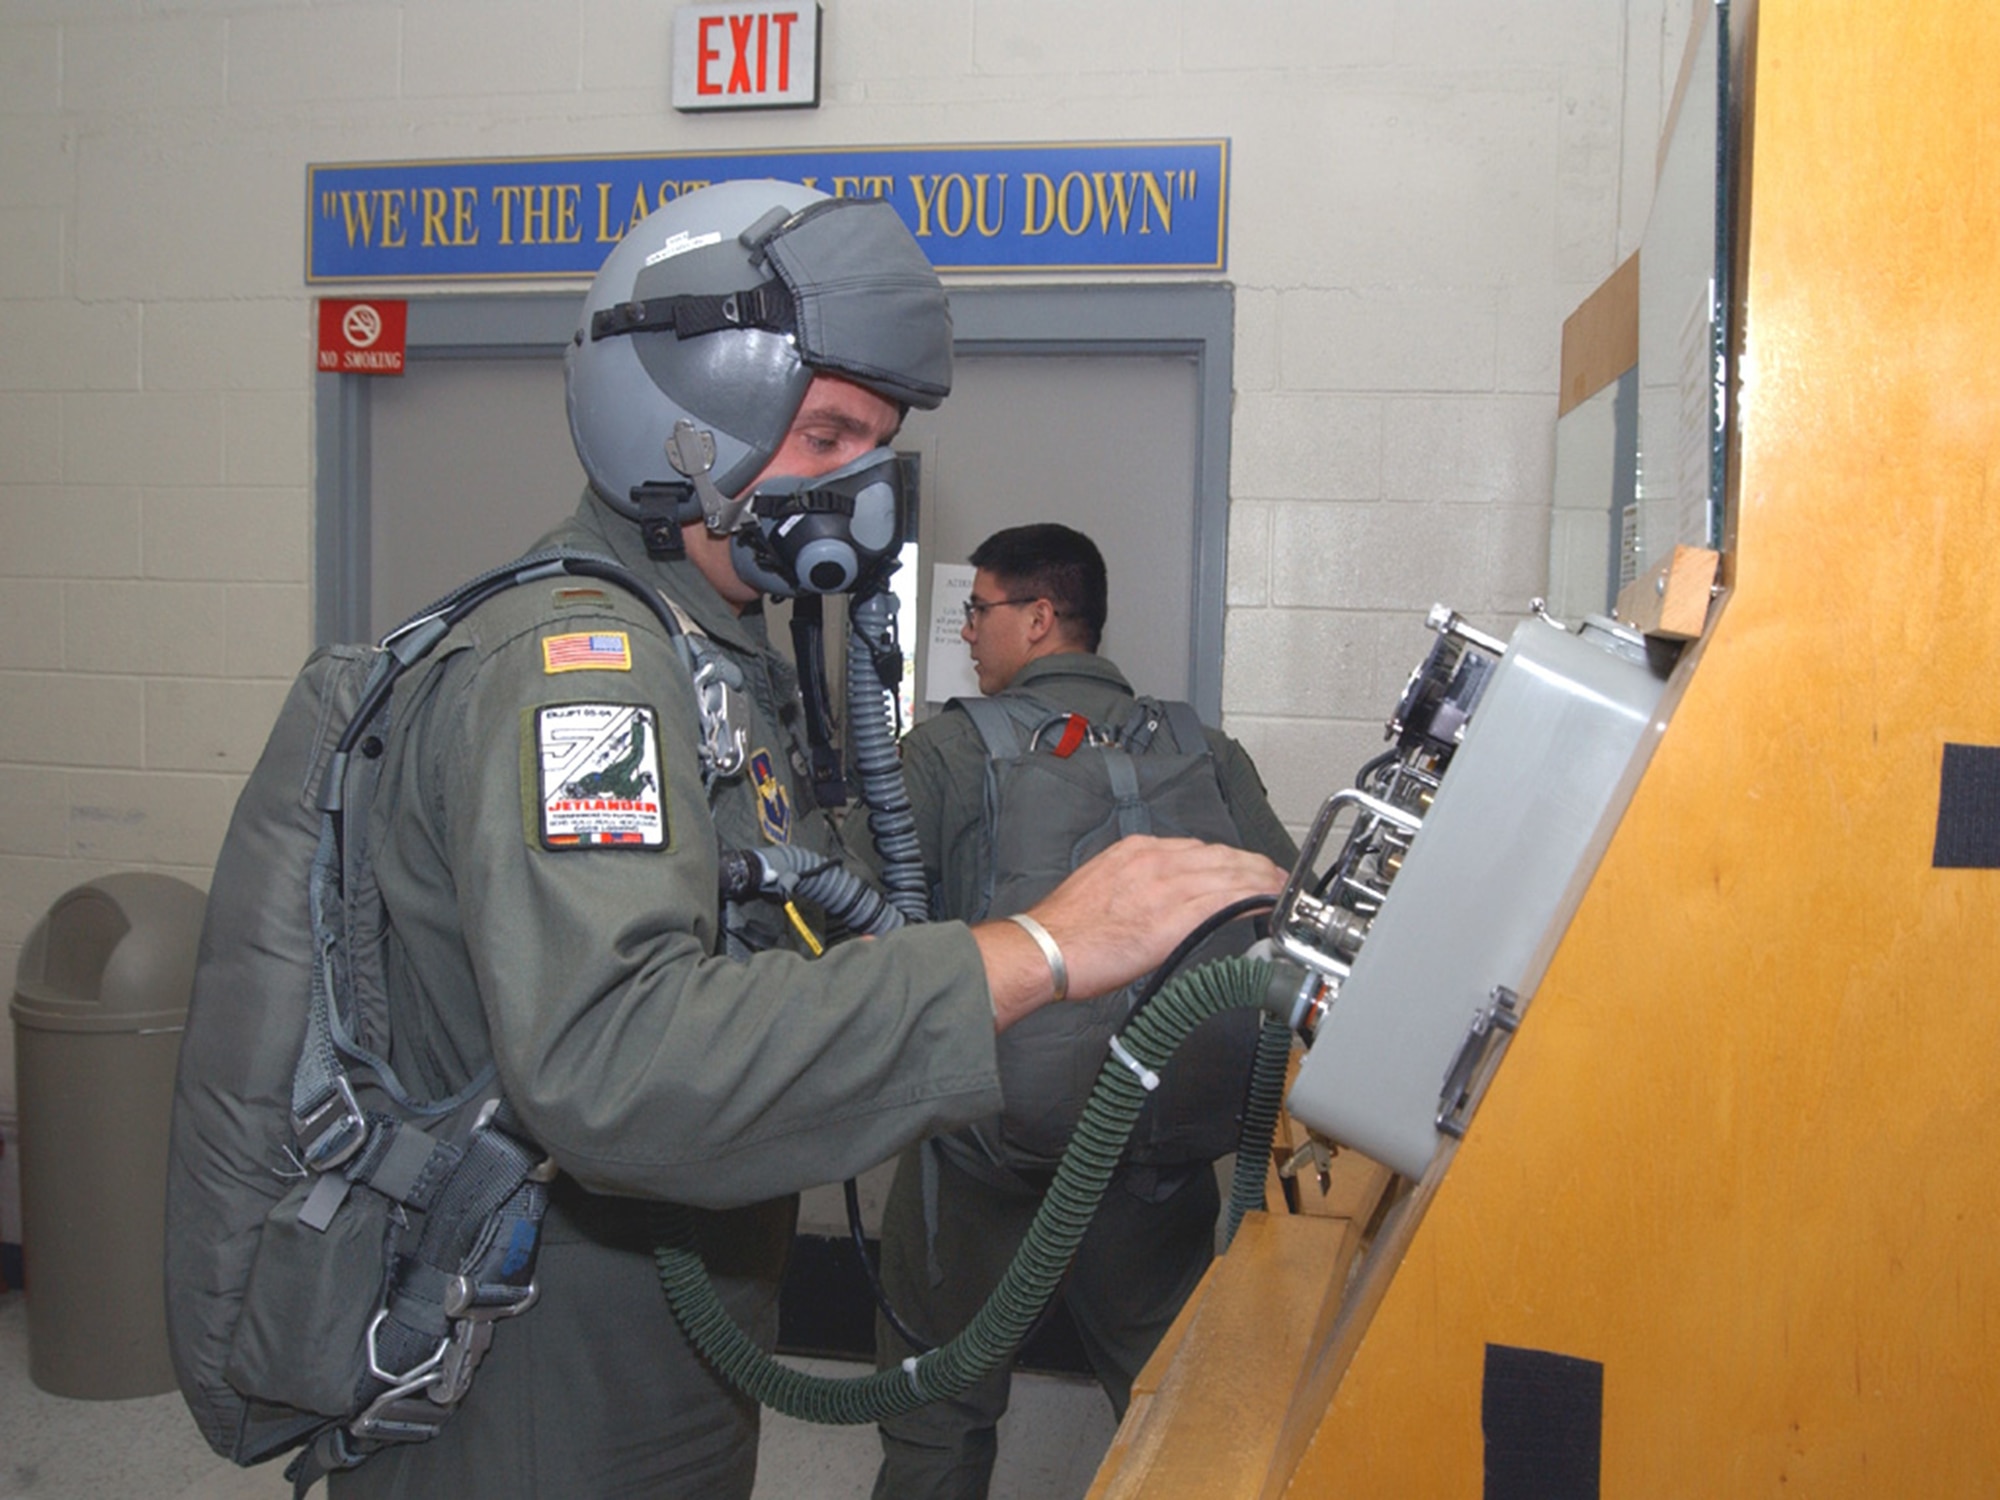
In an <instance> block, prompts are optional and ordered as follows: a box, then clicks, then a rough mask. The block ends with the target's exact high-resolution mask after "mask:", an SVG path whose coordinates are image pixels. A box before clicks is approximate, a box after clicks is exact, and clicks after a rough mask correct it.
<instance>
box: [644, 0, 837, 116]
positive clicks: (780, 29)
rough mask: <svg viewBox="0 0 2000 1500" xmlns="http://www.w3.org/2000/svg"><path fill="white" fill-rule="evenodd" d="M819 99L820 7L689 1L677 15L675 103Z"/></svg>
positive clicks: (791, 103) (766, 104)
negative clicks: (696, 3)
mask: <svg viewBox="0 0 2000 1500" xmlns="http://www.w3.org/2000/svg"><path fill="white" fill-rule="evenodd" d="M818 103H819V7H818V6H817V5H807V4H803V3H801V4H791V5H785V4H779V5H684V6H682V7H681V8H680V9H679V10H677V11H675V12H674V108H675V109H680V110H706V109H810V108H812V107H813V106H814V105H817V104H818Z"/></svg>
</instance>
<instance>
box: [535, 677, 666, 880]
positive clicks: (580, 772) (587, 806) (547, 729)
mask: <svg viewBox="0 0 2000 1500" xmlns="http://www.w3.org/2000/svg"><path fill="white" fill-rule="evenodd" d="M535 747H536V751H537V754H538V757H539V762H540V766H541V787H540V794H541V804H542V845H543V847H544V848H548V849H583V848H614V849H661V848H665V847H666V842H667V814H666V796H665V793H664V791H663V790H662V787H661V780H660V733H659V724H658V721H657V720H656V719H655V718H654V716H653V711H652V710H651V709H650V708H645V707H642V706H640V705H638V704H634V703H563V704H557V705H552V706H550V707H547V708H538V709H536V710H535Z"/></svg>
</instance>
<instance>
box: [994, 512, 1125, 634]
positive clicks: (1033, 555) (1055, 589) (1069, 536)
mask: <svg viewBox="0 0 2000 1500" xmlns="http://www.w3.org/2000/svg"><path fill="white" fill-rule="evenodd" d="M968 560H969V561H970V562H971V564H972V565H973V567H975V568H984V569H985V570H986V571H987V572H989V573H992V574H994V575H995V576H996V577H999V578H1003V579H1005V580H1006V581H1007V592H1008V593H1010V594H1011V593H1015V592H1017V591H1023V590H1026V591H1031V592H1032V593H1033V594H1034V596H1035V597H1036V598H1038V599H1047V600H1048V601H1049V602H1050V603H1051V604H1053V605H1055V607H1056V614H1057V616H1058V617H1059V618H1061V619H1064V620H1069V621H1071V622H1072V629H1071V633H1072V634H1073V635H1074V636H1075V637H1076V638H1077V639H1078V640H1079V641H1081V642H1082V645H1083V649H1084V650H1086V651H1095V650H1096V649H1097V643H1098V642H1099V641H1101V640H1102V639H1103V638H1104V613H1105V581H1104V554H1103V553H1101V552H1099V551H1098V550H1097V543H1095V542H1093V541H1092V540H1091V539H1090V538H1089V537H1087V536H1085V535H1084V534H1083V533H1082V532H1080V531H1073V530H1071V529H1070V528H1069V527H1067V526H1061V525H1058V524H1056V523H1055V522H1054V521H1042V522H1038V523H1037V524H1035V525H1033V526H1009V527H1008V528H1007V529H1006V530H1005V531H996V532H994V533H993V535H991V536H989V537H988V538H987V539H986V540H985V541H983V542H981V543H980V544H979V545H978V546H977V547H975V548H973V549H972V556H971V558H970V559H968Z"/></svg>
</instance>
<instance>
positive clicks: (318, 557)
mask: <svg viewBox="0 0 2000 1500" xmlns="http://www.w3.org/2000/svg"><path fill="white" fill-rule="evenodd" d="M581 300H582V293H580V292H527V293H497V294H496V293H482V292H464V293H450V294H446V295H443V296H437V297H423V298H415V299H412V300H411V301H410V303H409V325H408V335H407V344H406V351H405V357H406V358H408V359H551V358H560V357H561V355H562V351H563V347H564V346H565V345H566V344H567V343H568V342H569V339H570V336H571V334H572V333H574V332H575V329H576V320H577V308H578V306H579V304H580V303H581ZM951 310H952V323H953V329H954V342H953V347H954V349H955V350H956V351H957V352H959V353H962V354H968V355H974V354H1009V355H1062V356H1090V355H1128V356H1129V355H1135V354H1141V355H1173V356H1179V357H1185V358H1190V359H1192V360H1193V362H1194V366H1195V388H1196V402H1197V413H1196V431H1195V515H1194V555H1193V557H1192V559H1191V560H1190V561H1191V564H1192V571H1191V575H1190V577H1191V588H1192V593H1193V598H1192V599H1191V600H1190V610H1189V621H1188V696H1189V698H1190V700H1191V701H1192V702H1193V704H1194V707H1195V711H1196V712H1197V713H1199V714H1200V715H1201V717H1202V718H1203V719H1204V720H1205V721H1207V722H1208V723H1210V724H1216V723H1220V721H1221V716H1222V643H1223V628H1222V627H1223V605H1224V599H1225V597H1226V585H1227V579H1226V576H1225V575H1226V569H1227V563H1228V554H1229V434H1230V410H1231V403H1232V394H1233V393H1232V383H1233V375H1234V369H1235V293H1234V289H1233V288H1231V287H1230V286H1229V285H1228V284H1227V283H1224V282H1177V283H1173V284H1168V285H1157V286H1155V285H1117V286H1102V285H1094V284H1073V285H1059V286H968V287H953V288H951ZM378 378H381V377H376V376H366V375H327V374H316V375H315V376H314V377H313V379H314V388H313V405H314V459H315V464H314V481H313V499H314V519H313V539H314V548H313V637H314V640H315V642H316V643H317V644H319V645H326V644H329V643H330V642H333V641H351V640H359V639H361V638H362V637H363V636H365V635H366V634H367V632H368V620H369V598H368V592H369V583H368V580H369V577H370V557H369V541H368V538H369V527H370V505H371V496H370V493H369V487H370V486H369V476H370V472H371V457H372V454H371V449H370V443H369V430H370V420H369V419H370V407H371V401H372V397H373V393H374V386H373V384H372V381H373V380H375V379H378Z"/></svg>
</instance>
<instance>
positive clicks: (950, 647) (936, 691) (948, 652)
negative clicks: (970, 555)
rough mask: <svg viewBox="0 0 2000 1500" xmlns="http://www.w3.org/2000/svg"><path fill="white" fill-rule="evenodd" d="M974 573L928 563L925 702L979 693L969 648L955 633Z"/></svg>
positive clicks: (959, 566) (963, 566)
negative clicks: (928, 626) (928, 597)
mask: <svg viewBox="0 0 2000 1500" xmlns="http://www.w3.org/2000/svg"><path fill="white" fill-rule="evenodd" d="M977 571H978V570H977V569H975V568H972V567H969V566H967V565H966V564H965V563H932V564H931V619H930V629H929V631H928V632H927V633H926V635H925V638H924V701H925V702H926V703H943V702H946V701H947V700H949V699H952V698H971V697H977V696H978V694H979V679H978V677H977V676H975V675H974V673H973V670H972V648H971V647H970V646H968V645H966V644H965V638H964V637H963V636H961V635H960V634H959V629H960V627H961V626H963V625H964V624H965V601H966V600H968V599H970V598H971V597H972V575H973V574H974V573H975V572H977Z"/></svg>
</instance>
